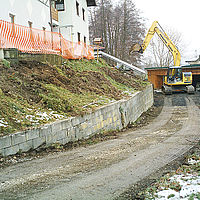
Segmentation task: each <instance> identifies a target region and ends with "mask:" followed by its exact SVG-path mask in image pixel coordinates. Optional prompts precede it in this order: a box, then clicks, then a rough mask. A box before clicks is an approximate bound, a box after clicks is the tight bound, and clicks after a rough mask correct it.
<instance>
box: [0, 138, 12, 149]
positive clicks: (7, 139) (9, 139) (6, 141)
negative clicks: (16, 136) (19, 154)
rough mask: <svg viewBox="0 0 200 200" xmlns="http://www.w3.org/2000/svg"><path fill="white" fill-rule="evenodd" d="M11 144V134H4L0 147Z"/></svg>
mask: <svg viewBox="0 0 200 200" xmlns="http://www.w3.org/2000/svg"><path fill="white" fill-rule="evenodd" d="M10 146H11V136H4V137H1V138H0V149H4V148H7V147H10Z"/></svg>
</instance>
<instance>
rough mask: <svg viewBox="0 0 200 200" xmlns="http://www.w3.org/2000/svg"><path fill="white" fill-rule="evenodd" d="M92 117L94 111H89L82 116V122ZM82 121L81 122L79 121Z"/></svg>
mask: <svg viewBox="0 0 200 200" xmlns="http://www.w3.org/2000/svg"><path fill="white" fill-rule="evenodd" d="M93 117H94V113H89V114H86V115H84V116H83V117H82V118H83V122H85V121H89V120H91V118H93ZM81 123H82V122H81Z"/></svg>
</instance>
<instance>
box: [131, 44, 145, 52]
mask: <svg viewBox="0 0 200 200" xmlns="http://www.w3.org/2000/svg"><path fill="white" fill-rule="evenodd" d="M141 49H142V47H141V45H139V44H134V45H132V47H131V49H130V51H129V54H130V53H132V52H140V51H141Z"/></svg>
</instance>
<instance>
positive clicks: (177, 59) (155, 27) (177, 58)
mask: <svg viewBox="0 0 200 200" xmlns="http://www.w3.org/2000/svg"><path fill="white" fill-rule="evenodd" d="M155 33H156V34H157V35H158V37H159V38H160V39H161V40H162V42H163V43H164V44H165V46H166V47H167V48H168V49H169V51H170V52H171V53H172V56H173V60H174V66H180V63H181V54H180V52H179V50H178V49H177V47H176V46H175V45H174V44H173V42H172V41H171V40H170V38H169V37H168V35H167V34H166V33H165V31H164V30H163V29H162V27H161V26H160V25H159V23H158V21H154V22H153V24H152V25H151V27H150V29H149V30H148V33H147V35H146V37H145V39H144V41H143V43H142V45H139V44H134V45H133V46H132V47H131V50H130V52H129V53H131V52H139V53H143V52H144V51H145V50H146V48H147V46H148V45H149V43H150V41H151V39H152V37H153V36H154V34H155Z"/></svg>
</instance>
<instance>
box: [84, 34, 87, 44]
mask: <svg viewBox="0 0 200 200" xmlns="http://www.w3.org/2000/svg"><path fill="white" fill-rule="evenodd" d="M84 43H85V44H86V43H87V39H86V37H85V36H84Z"/></svg>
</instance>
